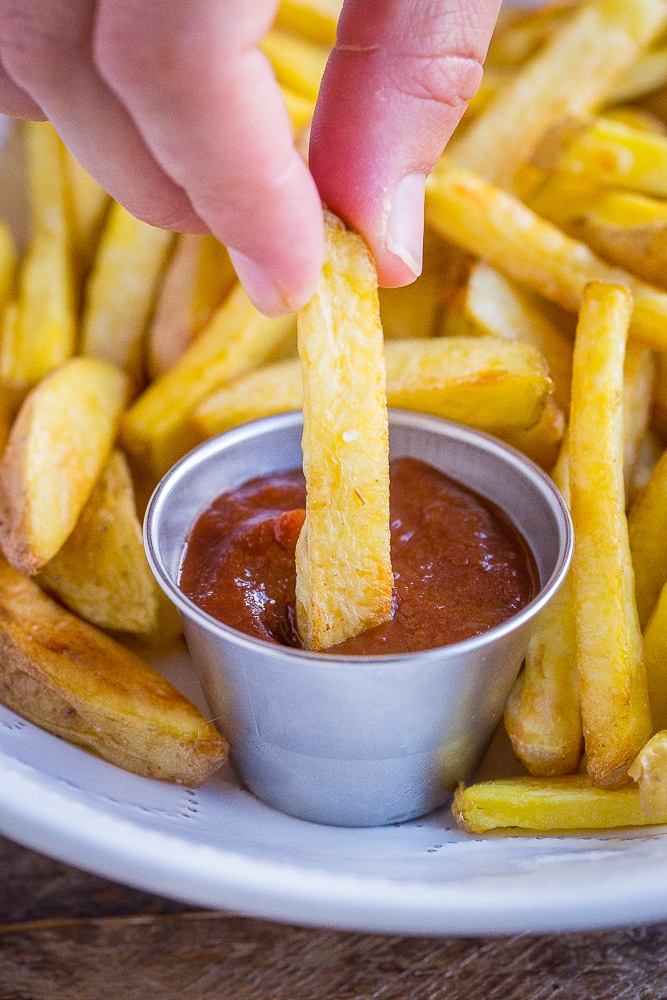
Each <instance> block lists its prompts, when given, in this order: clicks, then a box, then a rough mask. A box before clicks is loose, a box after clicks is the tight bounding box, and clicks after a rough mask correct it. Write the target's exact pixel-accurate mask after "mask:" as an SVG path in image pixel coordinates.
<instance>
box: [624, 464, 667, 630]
mask: <svg viewBox="0 0 667 1000" xmlns="http://www.w3.org/2000/svg"><path fill="white" fill-rule="evenodd" d="M628 536H629V539H630V552H631V554H632V565H633V569H634V576H635V600H636V602H637V615H638V617H639V624H640V627H641V628H642V629H644V628H646V625H647V623H648V620H649V618H650V616H651V614H652V612H653V609H654V608H655V606H656V604H657V602H658V598H659V596H660V591H661V590H662V588H663V586H664V585H665V583H666V582H667V451H665V452H663V454H662V456H661V458H660V459H659V461H658V463H657V465H656V466H655V468H654V470H653V473H652V475H651V478H650V479H649V481H648V483H647V484H646V486H645V487H644V489H643V490H642V491H641V493H640V494H639V495H638V496H637V497H636V498H635V500H634V502H633V503H632V505H631V506H630V510H629V511H628Z"/></svg>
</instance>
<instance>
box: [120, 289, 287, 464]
mask: <svg viewBox="0 0 667 1000" xmlns="http://www.w3.org/2000/svg"><path fill="white" fill-rule="evenodd" d="M294 322H295V321H294V317H293V316H281V317H279V318H278V319H271V318H269V317H267V316H263V315H262V313H260V312H258V310H257V309H255V307H254V306H253V304H252V302H251V301H250V299H249V298H248V296H247V294H246V292H245V291H244V290H243V288H242V286H241V285H240V284H237V285H235V287H234V288H233V289H232V291H231V292H230V293H229V295H228V296H227V298H226V299H225V301H224V302H223V303H222V305H221V306H220V307H219V308H218V309H217V310H216V311H215V312H214V314H213V316H212V317H211V320H210V322H209V323H208V325H207V326H206V327H205V328H204V330H202V332H201V333H200V334H199V336H198V337H197V339H196V340H195V341H194V342H193V343H192V344H191V345H190V347H189V348H188V349H187V350H186V352H185V354H183V355H182V356H181V358H180V359H179V360H178V361H177V362H176V364H175V365H174V366H173V367H172V368H171V369H170V370H169V371H168V372H165V374H164V375H162V376H160V378H157V379H155V381H153V382H152V383H151V384H150V385H149V386H148V388H147V389H145V390H144V392H143V393H142V394H141V395H140V396H139V398H138V399H137V400H136V401H135V402H134V403H133V405H132V406H131V407H130V409H129V410H128V411H127V412H126V413H125V415H124V417H123V421H122V425H121V436H122V441H123V444H124V445H125V447H126V448H127V450H128V451H129V452H130V455H131V456H132V457H133V458H134V459H135V460H137V461H138V462H139V463H140V464H142V465H143V466H144V468H145V469H147V470H150V472H151V473H152V474H153V475H154V476H157V477H159V476H161V475H163V474H164V473H165V472H166V471H167V469H168V468H169V467H170V466H171V465H173V463H174V462H175V461H176V460H177V459H178V458H180V457H181V456H182V455H183V454H184V453H185V451H187V450H188V448H190V447H192V445H193V444H194V443H195V442H196V438H193V435H192V430H191V428H190V427H189V425H188V418H189V416H190V414H191V412H192V410H193V409H194V407H195V406H196V405H197V403H199V402H200V401H201V400H202V399H204V398H205V397H206V396H207V395H208V394H209V393H210V392H212V391H213V390H214V389H217V388H218V387H219V386H221V385H224V384H225V383H226V382H231V380H232V379H234V378H238V377H239V376H240V375H243V374H245V372H247V371H250V370H251V369H252V368H255V367H256V366H257V365H260V364H262V363H263V362H265V361H267V360H269V359H270V358H271V355H272V353H273V352H275V351H276V350H278V349H279V348H280V346H281V345H282V344H284V342H285V341H286V340H287V338H288V337H289V334H290V333H291V332H292V330H293V329H294Z"/></svg>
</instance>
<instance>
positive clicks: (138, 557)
mask: <svg viewBox="0 0 667 1000" xmlns="http://www.w3.org/2000/svg"><path fill="white" fill-rule="evenodd" d="M39 583H40V584H41V585H42V586H44V587H46V588H47V590H50V591H52V592H53V593H54V594H56V595H57V596H58V597H59V598H60V600H61V601H62V602H63V604H65V605H66V606H67V607H68V608H70V610H71V611H76V613H77V614H79V615H80V616H81V617H82V618H85V620H86V621H89V622H91V623H92V624H93V625H99V626H100V627H101V628H108V629H113V630H114V631H118V632H129V633H135V634H138V635H150V634H151V633H153V632H155V631H156V629H157V623H158V588H157V584H156V582H155V579H154V577H153V574H152V573H151V571H150V569H149V566H148V562H147V561H146V556H145V554H144V547H143V542H142V537H141V525H140V523H139V519H138V518H137V511H136V505H135V501H134V488H133V485H132V478H131V475H130V470H129V467H128V464H127V460H126V458H125V456H124V455H123V453H122V452H121V451H119V450H115V451H113V452H112V454H111V457H110V458H109V460H108V462H107V463H106V465H105V467H104V468H103V470H102V473H101V475H100V477H99V479H98V480H97V482H96V484H95V487H94V489H93V492H92V493H91V495H90V498H89V499H88V502H87V503H86V506H85V507H84V508H83V510H82V511H81V514H80V515H79V518H78V520H77V522H76V525H75V526H74V530H73V531H72V533H71V534H70V535H69V537H68V538H67V540H66V541H65V543H64V544H63V546H62V547H61V548H60V549H59V551H58V552H57V553H56V555H55V556H54V557H53V559H51V560H50V561H49V562H48V563H47V564H46V566H45V567H44V569H43V570H42V571H41V573H40V574H39Z"/></svg>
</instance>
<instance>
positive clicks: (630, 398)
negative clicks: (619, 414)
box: [623, 344, 655, 505]
mask: <svg viewBox="0 0 667 1000" xmlns="http://www.w3.org/2000/svg"><path fill="white" fill-rule="evenodd" d="M654 380H655V357H654V354H653V352H652V351H649V350H648V348H646V347H641V345H639V344H628V346H627V350H626V353H625V365H624V366H623V440H624V442H625V443H624V448H623V478H624V482H625V493H626V497H629V491H630V484H631V483H632V477H633V473H634V468H635V464H636V462H637V457H638V455H639V449H640V448H641V445H642V441H643V440H644V437H645V435H646V432H647V431H648V428H649V423H650V420H651V402H652V397H653V382H654ZM626 505H627V500H626Z"/></svg>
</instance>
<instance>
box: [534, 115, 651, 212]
mask: <svg viewBox="0 0 667 1000" xmlns="http://www.w3.org/2000/svg"><path fill="white" fill-rule="evenodd" d="M532 162H533V163H534V164H535V165H536V166H538V167H540V169H542V170H559V171H564V172H567V173H571V174H574V175H575V176H576V177H584V178H585V179H586V180H588V181H590V182H591V183H593V184H596V185H599V186H606V187H614V188H629V189H630V190H632V191H639V192H641V193H643V194H651V195H656V196H657V197H663V198H664V197H665V195H666V194H667V136H664V135H659V134H658V133H656V132H653V131H649V130H648V129H638V128H632V126H630V125H627V124H625V123H624V122H619V121H612V120H611V119H609V118H568V119H564V120H563V121H561V122H558V123H557V124H556V125H554V126H553V128H552V129H550V130H549V131H547V132H546V133H545V134H544V135H543V136H542V139H541V140H540V142H539V144H538V146H537V147H536V149H535V150H534V152H533V155H532Z"/></svg>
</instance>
